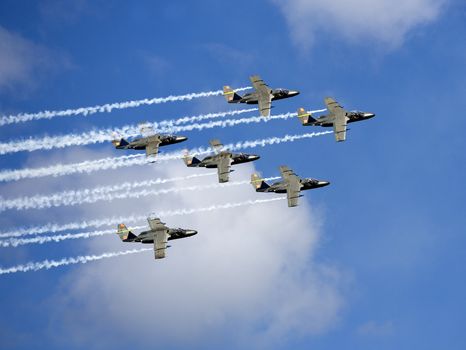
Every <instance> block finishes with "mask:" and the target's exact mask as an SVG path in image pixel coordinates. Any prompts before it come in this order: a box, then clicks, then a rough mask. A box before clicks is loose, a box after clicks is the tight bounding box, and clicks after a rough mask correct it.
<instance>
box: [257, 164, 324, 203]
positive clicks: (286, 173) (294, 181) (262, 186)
mask: <svg viewBox="0 0 466 350" xmlns="http://www.w3.org/2000/svg"><path fill="white" fill-rule="evenodd" d="M280 173H281V174H282V178H283V180H282V181H279V182H275V183H274V184H272V185H269V184H268V183H266V182H265V181H264V180H263V179H261V178H260V177H259V175H257V174H252V175H251V184H252V186H253V187H254V189H255V190H256V192H274V193H286V196H287V199H288V206H289V207H296V206H297V205H298V198H299V197H302V195H301V194H300V192H301V191H305V190H312V189H314V188H319V187H324V186H327V185H329V184H330V182H328V181H321V180H316V179H311V178H300V177H298V176H297V175H296V174H295V173H294V172H293V170H291V169H290V168H288V167H287V166H281V167H280Z"/></svg>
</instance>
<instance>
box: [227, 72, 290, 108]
mask: <svg viewBox="0 0 466 350" xmlns="http://www.w3.org/2000/svg"><path fill="white" fill-rule="evenodd" d="M249 79H250V80H251V83H252V86H253V87H254V89H255V91H254V92H250V93H247V94H245V95H243V96H240V95H239V94H237V93H236V92H235V91H233V89H232V88H231V87H229V86H224V87H223V95H224V96H225V98H226V100H227V102H228V103H246V104H258V105H259V111H260V114H261V115H262V116H264V117H269V116H270V109H271V108H272V101H274V100H282V99H284V98H288V97H293V96H296V95H299V91H296V90H287V89H271V88H270V87H269V86H267V84H266V83H264V81H263V80H262V79H261V78H260V77H259V76H258V75H252V76H251V77H249Z"/></svg>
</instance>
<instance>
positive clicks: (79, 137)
mask: <svg viewBox="0 0 466 350" xmlns="http://www.w3.org/2000/svg"><path fill="white" fill-rule="evenodd" d="M253 111H257V108H249V109H239V110H232V111H227V112H219V113H209V114H202V115H198V116H192V117H182V118H179V119H176V120H174V121H170V120H165V121H162V122H155V123H146V124H144V125H145V126H146V127H149V128H151V129H153V131H154V133H174V132H180V131H185V130H193V129H195V128H193V127H187V126H179V124H184V123H187V122H189V121H201V120H206V119H214V118H221V117H225V116H228V115H238V114H243V113H248V112H253ZM295 115H296V113H295ZM205 124H208V123H205ZM196 125H198V127H197V128H198V129H199V130H201V129H203V128H206V127H207V126H204V124H196ZM218 125H219V126H220V125H221V123H219V124H218ZM215 126H216V125H213V126H211V127H210V128H212V127H215ZM140 134H141V131H140V126H139V125H125V126H123V127H120V128H108V129H103V130H92V131H87V132H83V133H80V134H66V135H61V136H45V137H41V138H28V139H21V140H15V141H10V142H6V143H1V144H0V155H3V154H8V153H16V152H22V151H28V152H32V151H37V150H50V149H55V148H65V147H69V146H84V145H90V144H96V143H103V142H109V141H112V140H113V139H115V137H116V136H115V135H119V137H120V136H121V137H134V136H137V135H140Z"/></svg>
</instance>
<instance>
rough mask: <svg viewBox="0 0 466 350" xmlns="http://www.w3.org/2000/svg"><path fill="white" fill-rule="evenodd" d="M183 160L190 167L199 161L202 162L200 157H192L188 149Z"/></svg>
mask: <svg viewBox="0 0 466 350" xmlns="http://www.w3.org/2000/svg"><path fill="white" fill-rule="evenodd" d="M183 161H184V164H186V166H188V167H195V166H197V165H198V164H199V163H201V161H200V160H199V159H198V158H196V157H191V156H190V155H189V153H188V152H187V151H186V152H185V154H184V156H183Z"/></svg>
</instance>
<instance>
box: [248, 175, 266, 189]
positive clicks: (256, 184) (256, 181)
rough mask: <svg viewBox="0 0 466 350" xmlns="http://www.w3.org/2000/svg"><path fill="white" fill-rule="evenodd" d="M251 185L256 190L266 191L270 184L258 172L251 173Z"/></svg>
mask: <svg viewBox="0 0 466 350" xmlns="http://www.w3.org/2000/svg"><path fill="white" fill-rule="evenodd" d="M251 185H252V187H253V188H254V189H255V190H256V192H264V191H265V190H266V189H268V188H269V187H270V185H269V184H268V183H267V182H265V181H264V179H262V178H261V177H260V176H259V175H258V174H252V175H251Z"/></svg>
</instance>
